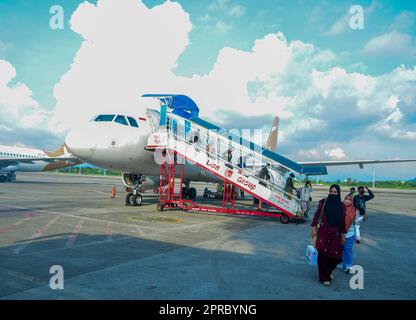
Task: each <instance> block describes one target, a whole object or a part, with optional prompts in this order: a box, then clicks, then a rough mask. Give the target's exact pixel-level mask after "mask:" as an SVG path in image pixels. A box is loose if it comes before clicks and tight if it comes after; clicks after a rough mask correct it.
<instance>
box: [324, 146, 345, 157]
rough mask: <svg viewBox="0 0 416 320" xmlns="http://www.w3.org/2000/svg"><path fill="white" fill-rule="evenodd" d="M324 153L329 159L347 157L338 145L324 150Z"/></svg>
mask: <svg viewBox="0 0 416 320" xmlns="http://www.w3.org/2000/svg"><path fill="white" fill-rule="evenodd" d="M325 154H326V155H327V156H328V157H329V158H330V159H331V160H346V159H348V157H347V155H346V154H345V151H344V150H342V148H340V147H338V148H333V149H329V150H325Z"/></svg>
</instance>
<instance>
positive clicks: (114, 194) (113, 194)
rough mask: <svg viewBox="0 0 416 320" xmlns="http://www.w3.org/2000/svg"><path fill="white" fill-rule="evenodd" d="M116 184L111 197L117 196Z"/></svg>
mask: <svg viewBox="0 0 416 320" xmlns="http://www.w3.org/2000/svg"><path fill="white" fill-rule="evenodd" d="M116 192H117V190H116V186H113V189H112V190H111V198H115V197H116Z"/></svg>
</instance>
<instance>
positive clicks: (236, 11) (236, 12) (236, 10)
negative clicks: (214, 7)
mask: <svg viewBox="0 0 416 320" xmlns="http://www.w3.org/2000/svg"><path fill="white" fill-rule="evenodd" d="M245 13H246V8H245V7H244V6H242V5H236V6H233V7H232V8H230V10H229V12H228V14H229V15H230V16H233V17H242V16H243V15H245Z"/></svg>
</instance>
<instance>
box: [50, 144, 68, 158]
mask: <svg viewBox="0 0 416 320" xmlns="http://www.w3.org/2000/svg"><path fill="white" fill-rule="evenodd" d="M45 153H46V154H47V155H48V157H51V158H58V157H62V156H65V155H67V154H68V150H67V148H66V145H65V144H63V145H62V146H60V147H59V148H58V149H56V150H55V151H45Z"/></svg>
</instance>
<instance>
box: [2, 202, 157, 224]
mask: <svg viewBox="0 0 416 320" xmlns="http://www.w3.org/2000/svg"><path fill="white" fill-rule="evenodd" d="M4 206H6V207H8V208H13V209H21V210H32V211H33V212H36V213H47V214H52V215H59V216H63V217H69V218H74V219H77V220H79V219H80V218H82V219H84V220H86V221H93V222H101V223H103V222H107V221H108V220H103V219H97V218H90V217H86V216H81V215H75V214H70V213H64V212H56V211H49V210H42V209H39V210H38V209H32V208H25V207H18V206H13V205H4ZM111 222H112V223H113V224H114V225H120V226H125V227H136V226H137V224H132V223H124V222H117V221H111ZM140 227H141V228H147V229H152V227H148V226H140Z"/></svg>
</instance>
